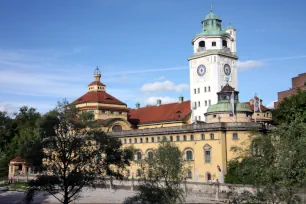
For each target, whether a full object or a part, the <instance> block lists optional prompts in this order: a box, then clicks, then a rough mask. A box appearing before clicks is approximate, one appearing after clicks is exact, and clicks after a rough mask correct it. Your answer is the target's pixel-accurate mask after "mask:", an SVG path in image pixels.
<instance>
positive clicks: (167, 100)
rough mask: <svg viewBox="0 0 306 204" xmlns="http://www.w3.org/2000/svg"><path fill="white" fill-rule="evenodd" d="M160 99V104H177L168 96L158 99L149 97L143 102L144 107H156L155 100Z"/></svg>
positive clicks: (175, 100) (175, 99)
mask: <svg viewBox="0 0 306 204" xmlns="http://www.w3.org/2000/svg"><path fill="white" fill-rule="evenodd" d="M158 99H160V100H161V101H162V104H167V103H175V102H178V99H177V98H172V97H169V96H163V97H158V96H151V97H150V98H148V99H147V100H146V101H145V102H144V105H145V106H146V105H156V102H157V100H158Z"/></svg>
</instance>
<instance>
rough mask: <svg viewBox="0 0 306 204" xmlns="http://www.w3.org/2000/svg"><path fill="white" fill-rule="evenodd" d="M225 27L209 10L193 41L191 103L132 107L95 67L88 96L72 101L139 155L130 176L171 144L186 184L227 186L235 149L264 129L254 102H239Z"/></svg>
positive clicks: (232, 33)
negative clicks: (184, 165) (183, 164)
mask: <svg viewBox="0 0 306 204" xmlns="http://www.w3.org/2000/svg"><path fill="white" fill-rule="evenodd" d="M221 22H222V21H221V20H220V18H219V17H218V16H217V15H215V14H214V13H213V12H212V11H210V13H209V14H208V15H207V16H206V17H205V19H204V20H203V21H202V32H201V33H199V34H197V35H196V36H195V38H194V39H193V41H192V43H193V46H194V54H193V56H191V57H190V58H189V59H188V60H189V64H190V87H191V92H190V95H191V100H190V101H184V98H183V97H182V96H180V97H179V98H178V101H177V102H176V103H171V104H163V103H162V101H161V100H157V101H156V105H155V106H147V107H141V106H140V104H139V103H137V104H136V107H135V108H133V109H132V108H128V107H127V105H126V104H125V103H124V102H122V101H120V100H119V99H117V98H115V97H114V96H112V95H110V94H109V93H107V89H106V85H104V84H103V83H102V82H101V73H100V70H99V69H98V68H97V69H96V70H95V72H94V81H93V82H92V83H90V84H89V85H88V89H87V93H85V94H84V95H83V96H81V97H79V98H78V99H76V100H75V101H74V102H73V104H75V105H76V107H77V108H79V109H80V110H81V111H89V112H92V113H93V114H94V116H95V119H97V120H98V121H99V122H100V124H101V128H102V129H103V130H104V131H105V132H107V134H109V135H111V136H113V137H116V138H118V139H120V140H121V141H122V144H123V145H124V146H125V147H127V146H130V145H133V146H134V148H135V149H136V150H137V154H136V158H135V162H134V163H133V165H132V166H131V167H130V168H129V169H128V171H127V172H126V176H128V177H130V178H131V177H134V178H137V176H138V175H137V172H138V169H139V168H140V166H139V160H141V159H142V158H144V157H147V156H148V155H149V154H150V152H151V151H152V150H153V149H154V148H157V147H158V145H159V143H160V142H161V141H162V140H168V141H171V142H173V143H175V144H176V145H177V146H178V147H179V148H180V149H181V151H182V152H183V153H184V155H185V159H186V160H187V161H188V166H189V167H190V171H189V172H188V180H190V181H199V182H211V181H212V180H215V181H216V180H217V179H218V180H219V182H223V181H224V180H223V178H224V175H225V174H226V172H227V163H228V162H229V161H230V160H231V159H233V158H235V157H236V156H237V155H235V153H234V152H232V151H231V148H232V147H234V146H239V147H243V148H244V147H248V145H249V144H250V142H251V139H252V136H253V135H252V134H253V133H251V132H250V130H252V132H253V130H254V129H257V130H259V131H263V130H264V127H265V126H263V125H262V124H261V123H255V121H254V119H253V111H252V108H251V107H252V100H251V101H250V102H248V103H240V102H239V92H238V78H237V59H238V57H237V56H236V30H235V29H234V28H233V27H232V26H229V27H228V28H226V29H222V25H221ZM262 109H264V111H265V110H266V109H265V108H264V107H263V106H262Z"/></svg>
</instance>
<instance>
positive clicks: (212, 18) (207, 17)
mask: <svg viewBox="0 0 306 204" xmlns="http://www.w3.org/2000/svg"><path fill="white" fill-rule="evenodd" d="M214 19H217V20H220V18H219V16H217V15H216V14H214V13H213V12H210V13H209V14H207V15H206V16H205V19H204V20H214Z"/></svg>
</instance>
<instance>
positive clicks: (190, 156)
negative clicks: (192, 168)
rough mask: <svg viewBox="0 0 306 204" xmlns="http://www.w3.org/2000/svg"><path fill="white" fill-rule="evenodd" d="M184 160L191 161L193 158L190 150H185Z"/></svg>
mask: <svg viewBox="0 0 306 204" xmlns="http://www.w3.org/2000/svg"><path fill="white" fill-rule="evenodd" d="M186 160H187V161H192V160H193V152H192V151H191V150H187V151H186Z"/></svg>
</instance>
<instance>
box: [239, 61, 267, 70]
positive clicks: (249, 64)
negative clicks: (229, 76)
mask: <svg viewBox="0 0 306 204" xmlns="http://www.w3.org/2000/svg"><path fill="white" fill-rule="evenodd" d="M263 65H264V63H263V62H262V61H258V60H248V61H239V62H238V70H239V71H245V70H249V69H253V68H256V67H262V66H263Z"/></svg>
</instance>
